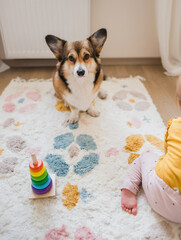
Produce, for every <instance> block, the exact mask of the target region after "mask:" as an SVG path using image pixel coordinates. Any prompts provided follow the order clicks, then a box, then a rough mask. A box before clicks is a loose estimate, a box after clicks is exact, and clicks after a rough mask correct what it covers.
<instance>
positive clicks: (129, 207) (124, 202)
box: [121, 188, 137, 215]
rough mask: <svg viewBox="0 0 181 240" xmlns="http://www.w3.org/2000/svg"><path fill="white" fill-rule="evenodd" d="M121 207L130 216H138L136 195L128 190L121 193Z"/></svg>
mask: <svg viewBox="0 0 181 240" xmlns="http://www.w3.org/2000/svg"><path fill="white" fill-rule="evenodd" d="M121 207H122V209H123V210H124V211H126V212H128V213H129V214H133V215H136V214H137V200H136V196H135V194H134V193H132V192H131V191H129V190H128V189H125V188H124V189H123V190H122V193H121Z"/></svg>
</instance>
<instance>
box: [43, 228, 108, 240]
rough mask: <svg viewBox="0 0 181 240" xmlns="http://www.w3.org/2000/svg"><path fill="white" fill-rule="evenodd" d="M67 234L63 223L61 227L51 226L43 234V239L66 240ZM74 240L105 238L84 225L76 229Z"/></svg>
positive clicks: (101, 239) (98, 239) (104, 239)
mask: <svg viewBox="0 0 181 240" xmlns="http://www.w3.org/2000/svg"><path fill="white" fill-rule="evenodd" d="M68 239H69V234H68V233H67V231H66V227H65V225H62V227H61V228H52V229H50V230H49V231H48V233H47V234H46V235H45V238H44V240H68ZM74 239H75V240H107V239H106V238H102V237H101V236H96V235H95V234H94V233H92V232H91V230H90V229H89V228H87V227H85V226H83V227H79V228H77V229H76V231H75V234H74Z"/></svg>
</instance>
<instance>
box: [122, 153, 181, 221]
mask: <svg viewBox="0 0 181 240" xmlns="http://www.w3.org/2000/svg"><path fill="white" fill-rule="evenodd" d="M158 159H159V156H158V155H157V154H154V153H151V152H145V153H143V154H142V155H141V156H140V157H139V158H137V159H136V160H135V161H134V162H133V163H132V164H131V165H130V168H129V170H128V173H127V176H126V178H125V181H124V183H123V186H122V188H121V189H123V188H126V189H128V190H130V191H131V192H132V193H134V194H135V195H136V194H137V193H138V191H139V185H140V184H141V183H142V187H143V190H144V192H145V195H146V198H147V201H148V203H149V204H150V206H151V207H152V208H153V210H154V211H155V212H157V213H159V214H160V215H161V216H163V217H165V218H166V219H168V220H170V221H173V222H177V223H181V194H179V193H178V192H176V191H174V190H173V189H172V188H170V187H169V186H168V185H167V184H166V183H165V182H164V181H163V180H162V179H161V178H159V177H158V176H157V174H156V172H155V165H156V163H157V160H158Z"/></svg>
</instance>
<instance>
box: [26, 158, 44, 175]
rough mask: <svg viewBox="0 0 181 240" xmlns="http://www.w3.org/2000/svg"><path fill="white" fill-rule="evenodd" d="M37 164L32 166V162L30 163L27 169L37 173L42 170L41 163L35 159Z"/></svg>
mask: <svg viewBox="0 0 181 240" xmlns="http://www.w3.org/2000/svg"><path fill="white" fill-rule="evenodd" d="M37 162H38V164H37V165H34V164H33V161H31V162H30V164H29V168H30V170H31V171H32V172H38V171H40V170H42V168H43V161H42V160H39V159H37Z"/></svg>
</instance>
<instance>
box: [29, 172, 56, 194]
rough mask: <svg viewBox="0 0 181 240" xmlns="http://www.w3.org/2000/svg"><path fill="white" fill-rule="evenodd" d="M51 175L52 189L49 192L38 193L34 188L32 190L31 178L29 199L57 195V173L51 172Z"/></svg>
mask: <svg viewBox="0 0 181 240" xmlns="http://www.w3.org/2000/svg"><path fill="white" fill-rule="evenodd" d="M50 177H51V179H52V188H51V189H50V191H49V192H47V193H45V194H36V193H34V192H33V190H32V187H31V179H30V191H29V199H39V198H48V197H56V192H55V174H51V175H50Z"/></svg>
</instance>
